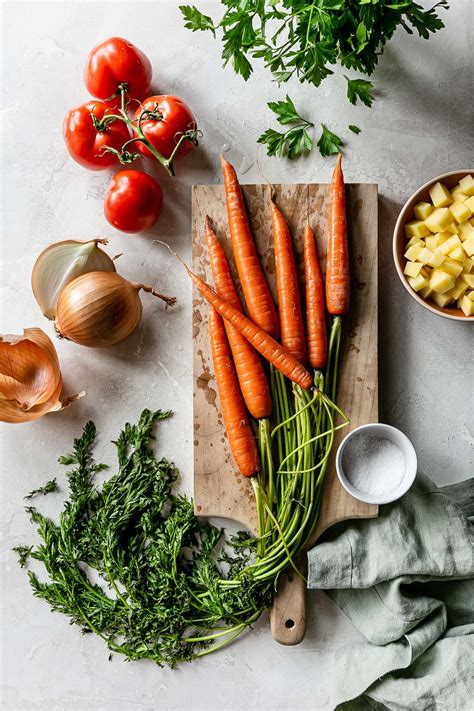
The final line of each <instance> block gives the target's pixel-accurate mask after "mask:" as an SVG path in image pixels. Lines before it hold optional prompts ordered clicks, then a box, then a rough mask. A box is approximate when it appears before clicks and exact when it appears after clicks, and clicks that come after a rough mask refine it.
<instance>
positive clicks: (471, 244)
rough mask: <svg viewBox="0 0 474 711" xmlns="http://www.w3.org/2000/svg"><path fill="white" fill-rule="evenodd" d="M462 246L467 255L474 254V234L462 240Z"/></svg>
mask: <svg viewBox="0 0 474 711" xmlns="http://www.w3.org/2000/svg"><path fill="white" fill-rule="evenodd" d="M462 246H463V248H464V251H465V252H466V254H467V256H468V257H472V256H473V255H474V235H472V236H471V237H468V238H467V239H466V240H464V242H463V243H462Z"/></svg>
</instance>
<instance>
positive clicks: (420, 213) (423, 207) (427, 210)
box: [413, 196, 467, 220]
mask: <svg viewBox="0 0 474 711" xmlns="http://www.w3.org/2000/svg"><path fill="white" fill-rule="evenodd" d="M466 197H467V196H466ZM413 212H414V213H415V217H416V219H417V220H426V218H427V217H428V215H431V213H432V212H433V205H430V203H429V202H419V203H417V204H416V205H415V207H414V208H413Z"/></svg>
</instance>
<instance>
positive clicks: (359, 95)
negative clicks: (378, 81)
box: [345, 77, 374, 106]
mask: <svg viewBox="0 0 474 711" xmlns="http://www.w3.org/2000/svg"><path fill="white" fill-rule="evenodd" d="M345 78H346V79H347V98H348V99H349V101H350V102H351V104H356V103H357V99H360V100H361V101H362V103H364V104H365V105H366V106H372V102H373V100H374V97H373V96H372V94H371V91H372V89H373V88H374V85H373V84H372V82H370V81H367V80H366V79H349V77H345Z"/></svg>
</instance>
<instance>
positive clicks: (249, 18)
mask: <svg viewBox="0 0 474 711" xmlns="http://www.w3.org/2000/svg"><path fill="white" fill-rule="evenodd" d="M222 5H223V7H224V12H223V14H222V16H221V18H220V19H219V20H217V21H215V20H213V19H212V18H211V17H210V16H208V15H205V14H203V13H202V12H201V11H200V10H199V9H198V8H197V7H196V6H195V5H181V6H180V9H181V12H182V14H183V17H184V20H185V27H187V28H188V29H190V30H191V31H193V32H196V31H198V30H201V31H210V32H211V33H212V34H213V35H214V37H217V36H218V35H219V36H220V37H221V39H222V60H223V63H224V66H226V65H227V64H228V63H231V64H232V66H233V68H234V71H235V72H236V73H237V74H240V75H241V76H242V77H243V78H244V79H245V80H247V79H249V77H250V75H251V73H252V71H253V61H254V60H262V61H263V62H264V65H265V67H266V68H267V69H268V70H269V71H270V72H271V74H272V77H273V79H274V80H275V81H277V82H279V83H282V82H288V81H289V80H290V79H291V78H292V77H296V78H297V79H299V81H300V82H305V83H310V84H312V85H313V86H315V87H318V86H319V85H320V84H321V82H322V81H323V80H324V79H325V78H326V77H328V76H330V75H331V74H333V73H334V67H335V66H336V65H337V64H338V63H339V64H340V65H341V66H342V67H344V68H345V69H351V70H354V71H357V72H360V73H362V74H365V75H368V76H370V75H371V74H372V73H373V72H374V70H375V68H376V66H377V64H378V61H379V57H380V55H381V54H382V53H383V50H384V48H385V45H386V44H387V42H388V41H389V40H390V39H391V38H392V36H393V34H394V33H395V31H396V29H397V28H398V27H399V26H400V27H402V28H403V29H404V30H405V31H406V32H408V33H409V34H414V33H417V34H418V35H419V36H420V37H423V38H424V39H428V38H429V37H430V35H431V34H432V33H434V32H437V31H438V30H440V29H442V28H443V27H444V23H443V21H442V20H441V18H440V17H439V15H438V9H440V8H448V1H447V0H439V1H438V2H437V3H436V4H435V5H433V7H431V8H429V9H424V8H423V7H422V6H421V5H420V4H419V3H418V2H416V1H415V0H394V1H393V2H387V1H386V0H312V1H309V0H308V1H306V0H304V1H303V0H222ZM347 82H348V85H347V98H348V100H349V101H350V102H351V103H353V104H355V103H356V102H357V101H358V100H360V101H361V102H363V103H364V104H365V105H366V106H370V105H371V104H372V101H373V95H372V89H373V85H372V83H371V82H370V81H368V80H366V79H347ZM266 142H267V145H268V146H269V148H270V149H271V151H272V152H271V153H270V155H283V154H284V153H285V151H286V150H287V151H288V155H289V156H290V148H289V147H288V146H287V147H286V148H285V146H286V143H288V142H286V143H285V142H284V141H282V139H281V138H280V137H277V136H276V134H275V132H271V133H269V134H268V140H267V141H266ZM290 143H291V144H293V145H294V146H295V147H294V149H293V152H295V153H294V155H300V154H301V153H302V152H304V151H303V150H300V147H301V148H304V131H300V132H299V139H297V138H296V137H295V138H294V139H292V141H291V142H290ZM320 144H322V145H323V146H324V145H325V144H326V140H325V139H324V140H323V141H318V147H319V148H320V149H321V145H320ZM307 145H309V142H308V143H307ZM282 146H283V147H282Z"/></svg>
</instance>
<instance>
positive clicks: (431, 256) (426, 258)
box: [417, 247, 444, 267]
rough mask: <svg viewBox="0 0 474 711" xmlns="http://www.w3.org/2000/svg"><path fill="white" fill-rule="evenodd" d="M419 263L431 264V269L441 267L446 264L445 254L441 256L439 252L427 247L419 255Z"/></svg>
mask: <svg viewBox="0 0 474 711" xmlns="http://www.w3.org/2000/svg"><path fill="white" fill-rule="evenodd" d="M417 261H418V262H423V264H429V265H430V267H439V266H440V265H441V264H442V263H443V262H444V254H441V252H440V251H439V250H436V252H432V251H431V249H428V248H427V247H425V248H424V249H422V250H421V252H420V254H419V255H418V257H417Z"/></svg>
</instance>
